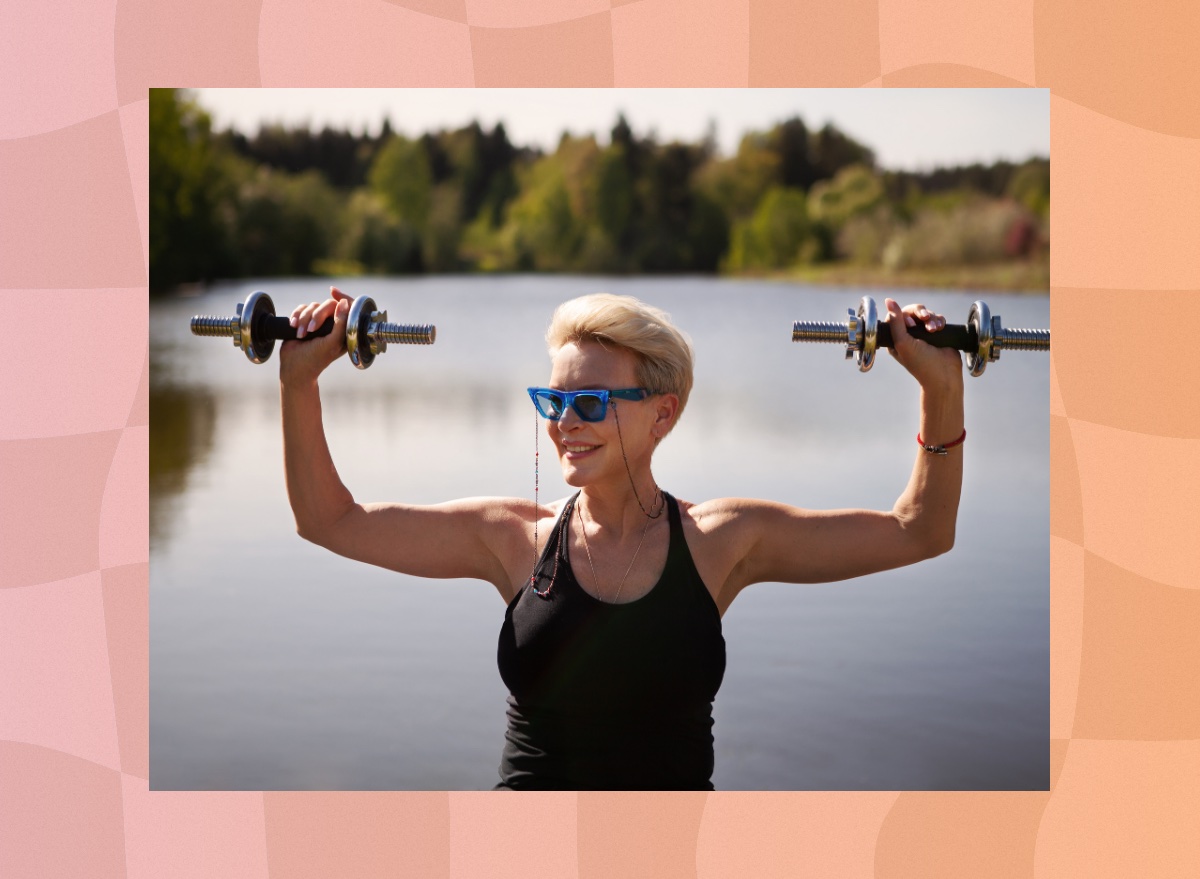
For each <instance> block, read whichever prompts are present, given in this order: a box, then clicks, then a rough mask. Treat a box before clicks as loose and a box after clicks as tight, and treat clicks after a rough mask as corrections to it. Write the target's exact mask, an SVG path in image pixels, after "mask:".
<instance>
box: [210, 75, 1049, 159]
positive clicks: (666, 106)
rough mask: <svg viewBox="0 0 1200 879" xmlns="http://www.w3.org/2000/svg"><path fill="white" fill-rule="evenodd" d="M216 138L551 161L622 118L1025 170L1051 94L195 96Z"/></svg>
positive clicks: (725, 135)
mask: <svg viewBox="0 0 1200 879" xmlns="http://www.w3.org/2000/svg"><path fill="white" fill-rule="evenodd" d="M194 94H195V96H196V97H197V99H198V100H199V102H200V104H201V106H202V107H204V108H205V109H206V110H208V111H209V113H211V114H212V116H213V120H214V122H215V124H216V126H217V127H218V128H228V127H234V128H237V129H238V130H239V131H241V132H243V133H245V134H248V135H252V134H254V133H255V132H257V131H258V129H259V127H260V126H261V125H263V124H264V123H274V122H283V123H286V124H288V125H301V124H307V125H309V126H311V127H315V128H320V127H323V126H325V125H331V126H334V127H338V128H343V129H345V128H349V129H350V130H351V131H353V132H355V133H361V132H362V131H364V130H365V131H368V132H371V133H378V131H379V129H380V127H381V125H382V124H383V119H384V117H387V118H388V119H389V120H390V121H391V125H392V129H393V130H394V131H397V132H400V133H403V134H407V135H410V136H411V135H417V134H421V133H423V132H426V131H432V130H437V129H441V128H458V127H461V126H463V125H466V124H467V123H469V122H471V121H472V120H477V121H478V122H479V123H480V124H481V125H482V126H484V127H485V128H491V127H492V126H493V125H494V124H495V123H496V122H500V121H502V122H503V123H504V127H505V129H506V130H507V132H508V137H509V140H511V141H513V142H514V143H517V144H519V145H522V146H526V145H536V146H540V147H542V148H543V149H544V150H553V149H554V145H555V144H556V143H557V142H558V139H559V137H560V136H561V134H562V133H563V131H564V130H567V131H570V132H571V133H572V134H575V135H580V134H588V133H592V134H596V135H597V138H598V139H599V140H600V141H601V142H602V143H607V141H608V137H609V131H610V130H611V129H612V126H613V123H614V122H615V121H616V118H617V114H618V113H619V112H623V113H624V114H625V118H626V119H627V120H628V121H629V124H630V126H632V128H633V130H634V133H635V134H636V135H639V136H642V135H645V134H647V133H649V132H651V131H653V132H654V133H656V134H657V136H658V137H659V139H660V140H663V141H669V140H675V139H677V140H685V141H690V142H695V141H698V140H700V139H702V138H703V137H704V136H705V134H706V133H707V132H708V131H709V128H710V125H713V126H715V132H716V138H717V143H718V145H719V148H720V150H721V152H722V153H724V154H726V155H729V154H732V153H733V152H734V151H735V150H736V149H737V143H738V141H739V140H741V137H742V135H743V134H745V133H746V132H747V131H752V130H758V131H763V130H766V129H768V128H770V127H771V126H772V125H773V124H774V123H776V122H780V121H782V120H784V119H788V118H790V117H792V116H797V115H798V116H800V118H801V119H803V120H804V122H805V124H806V125H807V126H808V127H809V128H810V129H814V128H820V127H821V126H822V125H824V124H825V123H826V122H832V123H833V124H834V125H835V126H836V127H837V128H839V129H841V130H842V131H844V132H845V133H847V134H849V135H850V136H852V137H854V138H855V139H856V140H858V141H859V142H861V143H863V144H865V145H866V146H868V147H870V148H871V149H873V150H874V151H875V156H876V159H877V161H878V164H879V165H881V166H882V167H884V168H889V169H895V170H928V169H930V168H933V167H937V166H946V165H958V164H971V163H973V162H984V163H989V164H990V163H991V162H994V161H998V160H1001V159H1007V160H1009V161H1014V162H1020V161H1023V160H1024V159H1027V158H1029V157H1031V156H1035V155H1036V156H1043V157H1048V156H1049V155H1050V95H1049V91H1048V90H1047V89H195V90H194Z"/></svg>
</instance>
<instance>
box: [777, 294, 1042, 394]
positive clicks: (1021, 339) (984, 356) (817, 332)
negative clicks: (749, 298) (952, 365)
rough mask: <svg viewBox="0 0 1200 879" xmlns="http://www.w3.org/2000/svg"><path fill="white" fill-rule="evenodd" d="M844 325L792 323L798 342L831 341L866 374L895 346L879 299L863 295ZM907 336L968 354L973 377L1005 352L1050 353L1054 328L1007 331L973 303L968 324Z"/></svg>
mask: <svg viewBox="0 0 1200 879" xmlns="http://www.w3.org/2000/svg"><path fill="white" fill-rule="evenodd" d="M847 314H848V315H849V319H848V320H847V321H846V322H845V323H831V322H828V321H799V320H798V321H796V322H795V323H793V324H792V341H793V342H829V343H836V344H839V345H845V346H846V359H847V360H849V359H850V358H851V357H853V358H855V360H856V361H857V363H858V368H859V370H860V371H861V372H867V371H868V370H869V369H870V368H871V366H872V365H873V364H874V363H875V352H876V351H877V350H878V349H879V348H890V347H892V328H891V327H890V326H889V325H888V324H887V323H886V322H881V321H879V320H878V317H877V314H878V313H877V311H876V309H875V300H874V299H872V298H871V297H870V296H864V297H863V298H862V301H861V302H860V303H859V304H858V310H857V311H855V310H854V309H847ZM908 334H909V335H910V336H914V337H916V338H918V339H921V340H922V341H924V342H928V343H929V344H930V345H933V346H934V347H935V348H957V349H958V350H959V351H965V352H967V368H968V369H969V370H970V371H971V375H973V376H980V375H983V371H984V369H986V368H987V365H988V364H989V363H994V362H995V361H997V360H999V359H1000V352H1001V351H1049V350H1050V331H1049V330H1026V329H1006V328H1005V327H1003V326H1002V325H1001V323H1000V315H998V314H997V315H993V314H992V313H991V311H990V310H989V309H988V307H987V303H986V302H982V301H976V302H974V303H973V304H972V305H971V311H970V313H969V314H968V315H967V323H966V324H965V325H964V324H946V326H944V327H943V328H942V329H940V330H937V331H936V332H933V333H931V332H929V331H928V330H926V329H925V326H924V324H920V323H918V324H917V325H916V326H912V327H909V328H908Z"/></svg>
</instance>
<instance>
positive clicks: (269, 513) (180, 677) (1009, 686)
mask: <svg viewBox="0 0 1200 879" xmlns="http://www.w3.org/2000/svg"><path fill="white" fill-rule="evenodd" d="M327 287H328V285H327V284H323V283H321V282H318V281H309V280H303V281H278V280H271V281H265V282H262V283H260V284H254V283H247V284H231V285H226V286H222V287H219V288H214V289H211V290H209V291H207V292H206V293H205V294H204V295H202V296H196V297H191V298H186V299H177V300H171V301H164V302H154V303H152V305H151V312H150V325H151V357H152V389H151V395H152V396H151V401H152V402H151V421H152V436H151V453H150V454H151V461H150V467H151V547H150V566H151V567H150V571H151V600H150V622H151V630H150V759H151V785H152V787H154V788H156V789H247V790H272V789H293V788H295V789H312V788H323V789H360V788H363V789H437V790H443V789H450V790H455V789H478V788H490V787H491V786H492V785H493V784H495V782H496V780H497V775H496V770H497V766H498V764H499V758H500V751H501V746H502V743H503V733H504V702H505V697H506V690H505V688H504V686H503V684H502V682H501V680H500V676H499V673H498V672H497V670H496V661H495V652H496V637H497V634H498V632H499V629H500V624H501V621H502V618H503V615H504V603H503V601H502V600H501V599H500V597H499V595H498V594H497V593H496V591H495V589H494V588H493V587H492V586H491V585H489V584H485V583H482V582H475V581H455V580H439V581H427V580H418V579H414V578H410V577H406V576H402V575H399V574H394V573H391V572H388V571H384V570H381V569H375V568H371V567H368V566H366V565H362V564H358V563H355V562H351V561H348V560H346V559H342V558H340V557H338V556H335V555H333V554H332V553H329V552H327V551H325V550H322V549H320V548H319V547H316V546H313V545H311V544H308V543H306V542H304V541H303V540H301V539H300V538H299V537H297V536H296V535H295V532H294V526H293V523H292V517H291V511H290V509H289V507H288V504H287V498H286V494H285V490H284V479H283V465H282V453H281V440H280V427H279V399H278V375H277V366H278V352H276V355H275V357H273V358H272V360H271V361H270V362H269V363H267V364H266V365H263V366H255V365H252V364H250V363H249V362H248V361H247V360H246V359H245V357H244V355H242V354H241V352H239V351H237V350H236V349H234V348H233V347H232V345H231V344H230V342H229V341H228V340H224V339H222V340H216V339H199V338H195V337H192V336H191V335H190V333H189V332H188V319H189V318H190V317H191V315H193V314H196V313H212V314H232V313H233V310H234V305H235V304H236V303H237V302H240V301H243V300H244V299H245V297H246V294H247V293H248V292H249V291H250V290H253V289H256V288H262V289H265V290H267V291H268V292H269V293H270V294H271V295H272V297H273V298H274V300H275V303H276V306H277V307H278V308H279V310H280V312H284V313H286V312H287V311H290V310H291V308H292V307H293V306H294V305H295V304H296V303H298V302H302V301H309V300H312V299H320V298H324V296H325V295H326V291H327ZM344 289H345V290H346V291H347V292H349V293H351V294H353V295H360V294H369V295H371V296H373V297H374V298H375V299H376V301H377V302H378V303H379V304H380V306H381V307H384V308H387V309H388V311H389V314H390V316H391V319H392V320H393V321H402V322H417V321H420V322H430V323H435V324H437V327H438V343H437V344H436V345H434V346H432V347H407V346H405V347H401V346H394V347H391V348H390V349H389V350H388V352H387V353H386V354H384V355H382V356H381V357H380V358H379V359H378V360H377V361H376V363H375V365H374V366H373V367H372V368H371V369H369V370H367V371H365V372H360V371H358V370H356V369H354V368H353V367H352V366H351V365H350V364H349V362H348V361H347V360H345V359H343V360H342V361H339V362H338V363H336V364H334V365H333V366H332V367H331V368H330V369H329V371H328V372H327V373H326V374H325V376H324V377H323V378H322V390H323V397H322V398H323V402H324V413H325V423H326V433H327V436H328V439H329V445H330V448H331V450H332V453H333V457H334V460H335V462H336V463H337V466H338V470H339V472H340V474H341V476H342V479H343V481H344V482H345V483H346V484H347V486H348V487H349V488H350V489H351V491H353V492H354V493H355V496H356V498H357V499H359V500H362V501H371V500H406V501H411V502H416V503H433V502H437V501H442V500H448V499H451V498H456V497H464V496H470V495H515V496H523V497H532V493H533V432H534V429H535V422H534V414H533V410H532V407H531V406H530V404H529V399H528V397H527V396H526V394H525V390H524V389H525V388H526V387H527V386H528V385H531V384H537V383H542V382H544V381H545V380H546V378H547V377H548V375H549V361H548V359H547V357H546V355H545V351H544V347H543V343H542V333H543V332H544V330H545V327H546V324H547V322H548V320H549V316H550V312H551V311H552V310H553V308H554V306H555V305H556V304H557V303H558V302H560V301H562V300H564V299H568V298H571V297H573V296H576V295H582V294H584V293H590V292H595V291H596V290H600V289H604V290H609V291H611V292H616V293H630V294H633V295H636V296H639V297H641V298H643V299H645V300H647V301H649V302H651V303H653V304H656V305H659V306H661V307H663V308H665V309H666V310H667V311H669V312H670V313H671V314H672V316H673V317H674V318H675V320H676V321H677V322H678V323H679V325H680V326H681V327H683V328H684V329H685V330H687V331H688V332H689V333H690V334H691V336H692V338H693V341H694V343H695V347H696V353H697V364H696V387H695V391H694V392H693V394H692V398H691V402H690V403H689V405H688V409H687V412H686V413H685V415H684V417H683V419H682V421H681V423H680V426H679V428H678V429H677V430H676V431H675V432H674V433H673V434H672V435H671V437H670V438H669V439H668V440H667V441H666V442H665V443H664V444H663V446H662V448H661V449H660V451H659V453H658V455H657V456H656V465H655V473H656V476H657V478H658V481H659V482H660V483H661V484H662V486H663V487H664V488H666V489H667V490H668V491H671V492H672V493H674V494H675V495H677V496H678V497H682V498H686V499H688V500H692V501H700V500H705V499H708V498H711V497H719V496H723V495H749V496H757V497H764V498H771V499H774V500H779V501H784V502H787V503H791V504H795V505H798V506H805V507H811V508H829V507H858V506H861V507H869V508H876V509H890V507H891V505H892V503H893V502H894V500H895V499H896V497H897V495H898V494H899V493H900V492H901V491H902V490H903V488H904V486H905V484H906V482H907V479H908V474H909V471H910V469H911V466H912V461H913V457H914V454H915V451H916V450H915V445H914V442H913V436H914V435H915V433H916V430H917V399H918V389H917V385H916V383H915V382H914V381H913V380H912V379H911V378H910V377H909V376H908V374H907V373H905V372H904V370H903V369H902V368H901V367H900V366H899V365H898V364H896V363H895V362H894V361H893V360H892V359H891V357H890V356H889V355H886V354H885V355H884V356H882V357H881V358H880V359H879V360H878V362H877V364H876V366H875V368H874V369H873V370H872V371H871V372H870V373H868V374H866V375H861V374H860V373H859V372H858V371H857V369H856V368H855V367H854V366H853V365H852V364H847V363H846V362H844V361H843V360H842V353H841V351H840V350H839V349H838V348H836V347H834V346H825V345H795V344H792V343H791V341H790V330H791V322H792V321H793V320H796V319H811V320H838V319H839V318H840V316H841V315H844V314H845V312H846V309H847V308H849V307H852V306H854V305H856V304H857V301H858V299H859V297H860V296H861V295H862V294H863V293H864V292H868V291H856V290H845V289H842V290H833V289H828V288H814V287H805V286H798V285H791V284H783V283H755V282H742V281H725V280H712V279H671V280H657V279H654V280H650V279H608V278H546V277H539V278H516V277H514V278H500V279H495V278H479V277H472V278H437V279H428V280H408V279H358V280H353V281H348V282H347V283H346V284H345V286H344ZM873 295H875V297H876V300H877V302H879V303H880V304H882V299H883V294H882V293H881V292H878V291H876V292H874V294H873ZM898 298H900V299H901V301H902V302H908V301H924V302H926V303H927V304H929V305H930V306H931V307H933V308H934V309H935V310H938V311H941V312H942V313H944V314H946V316H947V318H948V319H949V320H950V322H952V323H962V322H964V321H965V320H966V315H967V311H968V309H969V307H970V303H971V301H972V299H974V298H977V296H976V295H970V294H967V293H947V292H942V291H938V292H920V293H918V292H910V293H907V294H905V295H903V296H901V297H898ZM978 298H983V299H985V300H986V301H987V302H988V304H989V305H990V306H991V308H992V312H993V314H995V313H999V314H1000V315H1002V317H1003V320H1004V324H1005V326H1014V327H1020V326H1026V327H1045V326H1049V300H1048V298H1047V297H1045V296H1013V295H1003V294H995V293H989V294H979V297H978ZM1048 376H1049V359H1048V357H1047V356H1046V355H1043V354H1025V355H1021V354H1012V353H1009V354H1006V355H1005V356H1004V357H1003V359H1002V360H1001V361H1000V362H999V363H996V364H993V365H991V366H990V367H989V368H988V370H987V372H986V373H985V375H984V376H983V377H982V378H979V379H972V378H968V379H967V401H966V406H967V430H968V433H969V435H970V436H969V439H968V441H967V445H966V482H965V486H964V498H963V502H962V506H961V512H960V517H959V525H958V537H957V544H956V546H955V548H954V550H953V551H952V552H951V553H949V554H948V555H945V556H942V557H940V558H937V559H934V560H932V561H929V562H925V563H923V564H921V565H917V566H914V567H911V568H907V569H902V570H899V571H891V572H887V573H884V574H878V575H875V576H872V577H866V578H862V579H859V580H852V581H848V582H845V583H839V584H826V585H817V586H796V585H783V584H771V583H764V584H759V585H757V586H753V587H751V588H749V589H748V590H746V591H745V592H743V593H742V594H741V596H739V598H738V600H737V601H736V602H734V604H733V606H732V608H731V609H730V610H729V612H728V613H727V614H726V616H725V620H724V626H725V637H726V641H727V643H728V650H729V656H728V659H729V662H728V671H727V673H726V676H725V682H724V684H723V686H722V688H721V692H720V694H719V695H718V697H717V702H716V709H715V715H716V727H715V736H716V773H715V775H714V777H713V782H714V784H715V785H716V786H717V788H718V789H747V790H757V789H784V790H787V789H796V790H800V789H888V790H895V789H901V790H913V789H1045V788H1046V786H1047V782H1048V772H1049V746H1048V731H1049V623H1048V611H1049V573H1048V570H1049V537H1048V533H1049V467H1048V441H1049V426H1048V421H1049V419H1048V417H1047V413H1048V410H1049V379H1048ZM543 463H545V459H543ZM556 469H557V468H556V467H554V465H553V464H551V465H550V466H549V467H546V466H543V468H542V474H541V481H542V497H543V498H553V497H561V496H564V495H566V494H567V493H568V488H567V486H566V485H565V484H564V483H563V482H562V480H561V478H560V477H559V476H558V474H557V472H556Z"/></svg>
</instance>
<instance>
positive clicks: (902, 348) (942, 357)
mask: <svg viewBox="0 0 1200 879" xmlns="http://www.w3.org/2000/svg"><path fill="white" fill-rule="evenodd" d="M884 306H885V307H886V308H887V322H888V326H889V327H891V331H892V347H891V348H889V349H888V350H889V351H891V352H892V356H893V357H895V358H896V359H897V360H899V361H900V364H901V365H902V366H903V367H904V368H905V369H907V370H908V371H909V372H910V373H911V374H912V376H913V378H915V379H916V380H917V381H918V382H920V383H921V387H922V388H926V389H929V390H933V389H949V388H954V387H961V386H962V380H963V379H962V354H961V353H960V352H959V351H958V350H956V349H954V348H935V347H934V346H933V345H929V344H926V343H925V342H923V341H921V340H920V339H917V338H914V337H912V336H910V335H909V334H908V327H910V326H915V325H916V324H917V322H920V323H923V324H924V325H925V329H927V330H929V332H931V333H936V332H937V331H938V330H940V329H942V328H943V327H944V326H946V318H945V317H944V316H942V315H940V314H935V313H934V312H932V311H930V310H929V309H928V308H926V307H925V306H924V305H921V304H919V303H918V304H914V305H906V306H904V307H903V308H901V307H900V305H899V304H898V303H897V302H896V300H894V299H885V300H884Z"/></svg>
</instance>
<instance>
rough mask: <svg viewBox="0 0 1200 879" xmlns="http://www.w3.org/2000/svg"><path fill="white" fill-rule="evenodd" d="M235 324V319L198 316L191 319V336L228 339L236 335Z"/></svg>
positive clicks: (236, 320)
mask: <svg viewBox="0 0 1200 879" xmlns="http://www.w3.org/2000/svg"><path fill="white" fill-rule="evenodd" d="M237 322H238V319H237V318H236V317H213V316H212V315H206V314H198V315H196V316H195V317H194V318H192V335H194V336H224V337H226V338H229V337H232V336H235V335H237V330H236V329H235V327H236V325H237Z"/></svg>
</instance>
